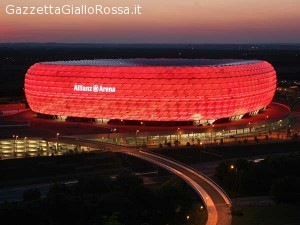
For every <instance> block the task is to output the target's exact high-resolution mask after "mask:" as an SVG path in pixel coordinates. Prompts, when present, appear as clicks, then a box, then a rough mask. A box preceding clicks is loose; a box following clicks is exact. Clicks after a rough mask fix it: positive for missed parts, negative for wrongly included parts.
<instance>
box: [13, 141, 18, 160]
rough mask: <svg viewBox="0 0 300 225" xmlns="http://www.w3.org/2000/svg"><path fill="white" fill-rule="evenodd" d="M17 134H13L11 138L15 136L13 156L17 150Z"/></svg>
mask: <svg viewBox="0 0 300 225" xmlns="http://www.w3.org/2000/svg"><path fill="white" fill-rule="evenodd" d="M18 137H19V136H18V135H13V138H15V146H14V149H13V158H14V157H15V154H16V152H17V151H18Z"/></svg>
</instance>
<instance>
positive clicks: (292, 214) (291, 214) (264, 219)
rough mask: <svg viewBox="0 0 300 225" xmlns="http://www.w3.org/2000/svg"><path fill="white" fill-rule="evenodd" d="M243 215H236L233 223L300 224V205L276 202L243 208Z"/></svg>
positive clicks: (250, 224)
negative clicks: (274, 203)
mask: <svg viewBox="0 0 300 225" xmlns="http://www.w3.org/2000/svg"><path fill="white" fill-rule="evenodd" d="M241 211H242V212H243V214H244V215H243V216H234V217H233V222H232V225H296V224H300V205H299V204H297V205H296V204H295V205H289V204H276V205H267V206H249V207H245V208H242V210H241Z"/></svg>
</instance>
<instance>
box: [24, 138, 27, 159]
mask: <svg viewBox="0 0 300 225" xmlns="http://www.w3.org/2000/svg"><path fill="white" fill-rule="evenodd" d="M24 149H25V156H26V155H27V137H24Z"/></svg>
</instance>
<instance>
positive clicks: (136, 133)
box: [135, 130, 140, 148]
mask: <svg viewBox="0 0 300 225" xmlns="http://www.w3.org/2000/svg"><path fill="white" fill-rule="evenodd" d="M139 132H140V130H136V132H135V145H136V148H137V147H138V145H137V136H138V133H139Z"/></svg>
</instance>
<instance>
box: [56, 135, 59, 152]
mask: <svg viewBox="0 0 300 225" xmlns="http://www.w3.org/2000/svg"><path fill="white" fill-rule="evenodd" d="M56 139H57V141H56V151H58V139H59V133H56Z"/></svg>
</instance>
